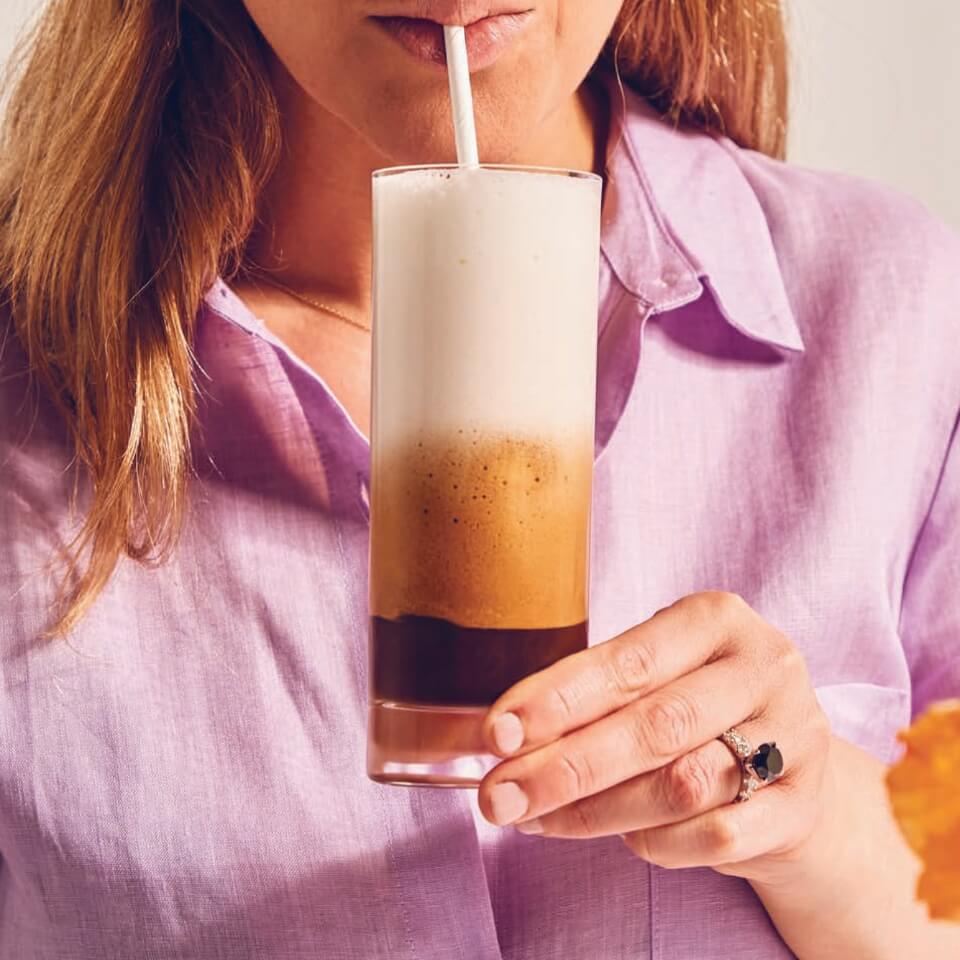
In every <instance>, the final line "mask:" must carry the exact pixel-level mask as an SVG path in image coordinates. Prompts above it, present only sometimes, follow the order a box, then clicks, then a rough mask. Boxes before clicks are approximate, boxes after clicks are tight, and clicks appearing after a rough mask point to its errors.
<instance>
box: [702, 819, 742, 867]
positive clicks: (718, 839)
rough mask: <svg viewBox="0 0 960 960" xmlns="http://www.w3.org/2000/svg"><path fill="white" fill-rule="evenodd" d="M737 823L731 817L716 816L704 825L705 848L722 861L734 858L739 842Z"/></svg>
mask: <svg viewBox="0 0 960 960" xmlns="http://www.w3.org/2000/svg"><path fill="white" fill-rule="evenodd" d="M737 824H738V821H737V820H735V819H733V818H732V817H716V818H715V819H713V820H711V821H710V823H709V824H707V826H706V827H704V831H705V834H706V836H705V838H704V839H705V842H706V846H707V849H708V850H709V851H710V852H711V853H712V854H713V855H714V856H715V857H717V858H718V859H720V860H721V861H723V862H724V863H726V862H729V861H732V860H735V859H736V855H737V849H738V847H739V844H740V831H739V829H738V827H737Z"/></svg>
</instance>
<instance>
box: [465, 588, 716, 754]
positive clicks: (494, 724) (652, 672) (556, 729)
mask: <svg viewBox="0 0 960 960" xmlns="http://www.w3.org/2000/svg"><path fill="white" fill-rule="evenodd" d="M728 598H729V595H727V594H701V595H697V596H694V597H686V598H684V599H682V600H678V601H677V602H676V603H674V604H673V605H672V606H670V607H666V608H665V609H663V610H660V611H659V612H657V613H655V614H654V615H653V616H652V617H651V618H650V619H649V620H647V621H645V622H644V623H641V624H640V625H639V626H636V627H632V628H631V629H629V630H627V631H625V632H624V633H621V634H620V635H619V636H617V637H614V638H613V639H612V640H607V641H606V642H605V643H601V644H598V645H597V646H595V647H590V648H588V649H587V650H581V651H580V652H579V653H574V654H572V655H570V656H568V657H564V658H563V659H562V660H559V661H558V662H557V663H555V664H553V665H552V666H550V667H547V668H546V669H545V670H541V671H539V672H538V673H534V674H532V675H531V676H529V677H525V678H524V679H523V680H521V681H520V682H519V683H516V684H514V685H513V686H512V687H511V688H510V689H509V690H507V691H506V693H504V694H503V695H502V696H501V697H500V699H499V700H497V701H496V702H495V703H494V704H493V706H492V707H491V708H490V710H489V711H488V713H487V715H486V717H485V718H484V722H483V733H484V738H485V740H486V742H487V744H488V745H489V746H490V748H491V749H492V751H493V752H494V753H496V754H497V755H499V756H501V757H507V756H513V755H514V754H517V753H520V752H526V751H527V750H532V749H534V748H536V747H539V746H542V745H543V744H545V743H550V742H552V741H553V740H556V739H558V738H559V737H561V736H563V735H564V734H566V733H569V732H570V731H571V730H576V729H578V728H579V727H582V726H584V725H586V724H588V723H592V722H593V721H594V720H599V719H600V718H601V717H604V716H606V715H607V714H608V713H612V712H613V711H615V710H618V709H620V707H623V706H625V705H626V704H627V703H630V702H631V701H632V700H636V699H637V698H638V697H642V696H645V695H646V694H648V693H650V692H651V691H653V690H656V689H658V688H659V687H662V686H664V685H665V684H667V683H670V682H671V681H673V680H676V679H677V678H678V677H681V676H683V675H684V674H686V673H689V672H690V671H691V670H695V669H696V668H697V667H700V666H703V665H704V664H705V663H707V662H709V661H711V660H715V659H718V658H719V656H722V655H723V654H724V652H726V650H728V649H729V647H730V633H729V629H728V628H729V625H730V615H729V614H730V612H731V609H730V608H731V607H733V606H735V603H734V602H733V599H732V598H729V599H728Z"/></svg>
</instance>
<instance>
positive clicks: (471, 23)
mask: <svg viewBox="0 0 960 960" xmlns="http://www.w3.org/2000/svg"><path fill="white" fill-rule="evenodd" d="M434 6H436V7H437V8H438V9H437V12H436V13H435V14H434V12H433V10H432V9H430V8H431V7H434ZM443 6H447V7H449V6H450V5H449V4H446V5H444V4H442V3H429V2H428V3H420V4H418V12H420V11H423V12H429V13H431V14H433V16H435V17H436V18H437V19H433V16H431V18H429V19H428V18H426V17H403V16H374V17H371V18H370V19H371V20H372V21H373V22H374V23H375V24H376V25H377V26H378V27H380V28H381V29H382V30H383V31H384V33H386V34H387V35H388V36H390V37H391V38H392V39H393V40H394V41H395V42H396V43H397V44H398V45H399V46H400V47H401V48H402V49H404V50H405V51H406V52H407V53H409V54H410V55H411V56H413V57H414V58H415V59H417V60H419V61H421V62H422V63H426V64H429V65H432V66H436V67H443V68H445V67H446V65H447V55H446V49H445V47H444V41H443V26H444V24H457V23H460V24H462V25H463V27H464V34H465V36H466V40H467V59H468V61H469V63H470V72H471V73H475V72H477V71H480V70H484V69H486V68H487V67H490V66H492V65H493V64H494V63H495V62H496V61H497V60H499V59H500V57H501V56H502V55H503V54H504V53H505V52H506V50H507V49H508V48H509V47H510V45H511V44H512V43H513V41H514V40H516V39H517V37H518V36H519V35H520V34H521V33H522V32H523V30H524V28H525V27H526V26H527V24H528V23H529V22H530V20H531V19H532V17H533V10H532V9H530V10H512V11H504V12H490V13H483V12H482V11H483V10H489V9H490V8H491V6H493V5H492V4H491V3H486V4H470V3H464V4H460V5H454V6H458V13H457V17H458V19H454V15H453V14H449V15H448V14H447V13H446V12H444V11H443V10H441V9H440V8H442V7H443ZM471 7H472V8H476V9H475V11H474V12H476V13H477V14H478V15H477V16H476V17H475V18H473V19H471V17H470V11H469V9H468V8H471ZM465 8H467V9H465Z"/></svg>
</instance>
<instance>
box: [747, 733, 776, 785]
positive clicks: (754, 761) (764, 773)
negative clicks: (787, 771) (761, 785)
mask: <svg viewBox="0 0 960 960" xmlns="http://www.w3.org/2000/svg"><path fill="white" fill-rule="evenodd" d="M749 765H750V767H751V769H752V770H753V772H754V773H755V774H756V775H757V776H758V777H759V778H760V779H761V780H763V781H764V782H765V783H766V782H767V781H768V780H773V779H774V777H779V776H780V774H781V773H783V754H782V753H781V752H780V751H779V750H778V749H777V745H776V744H775V743H761V744H760V746H759V747H757V749H756V750H755V751H754V754H753V756H752V757H751V758H750V761H749Z"/></svg>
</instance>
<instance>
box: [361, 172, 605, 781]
mask: <svg viewBox="0 0 960 960" xmlns="http://www.w3.org/2000/svg"><path fill="white" fill-rule="evenodd" d="M600 193H601V182H600V179H599V178H598V177H596V176H594V175H593V174H587V173H579V172H575V171H567V170H543V169H527V168H519V167H491V166H485V167H480V168H476V169H462V168H457V167H438V166H433V167H405V168H391V169H387V170H381V171H378V172H377V173H376V174H374V179H373V203H374V326H373V336H374V340H373V424H372V432H371V439H372V475H371V490H370V497H371V499H370V507H371V545H370V549H371V555H370V615H371V620H370V666H371V669H370V676H371V696H370V715H369V728H368V752H367V769H368V773H369V775H370V776H371V777H372V778H373V779H375V780H378V781H381V782H385V783H403V784H431V785H435V786H471V785H474V784H476V783H477V782H478V781H479V780H480V778H481V777H482V776H483V774H484V773H485V772H486V771H487V770H488V769H489V768H490V767H491V766H492V765H493V763H494V762H495V758H494V757H492V756H490V755H489V753H488V751H487V750H486V748H485V747H484V744H483V741H482V738H481V734H480V730H481V722H482V719H483V716H484V714H485V712H486V709H487V707H489V705H490V704H491V703H493V701H494V700H495V699H496V698H497V697H498V696H499V695H500V694H501V693H503V692H504V691H505V690H506V689H507V688H508V687H510V686H512V685H513V684H514V683H516V682H517V681H518V680H520V679H522V678H523V677H525V676H528V675H529V674H531V673H534V672H535V671H537V670H541V669H543V668H544V667H546V666H549V665H550V664H552V663H554V662H555V661H557V660H559V659H560V658H561V657H564V656H567V655H568V654H570V653H573V652H575V651H577V650H581V649H583V648H584V647H585V646H586V644H587V578H588V556H589V526H590V495H591V478H592V468H593V432H594V405H595V394H596V352H597V346H596V345H597V278H598V267H599V246H600V242H599V232H600Z"/></svg>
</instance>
